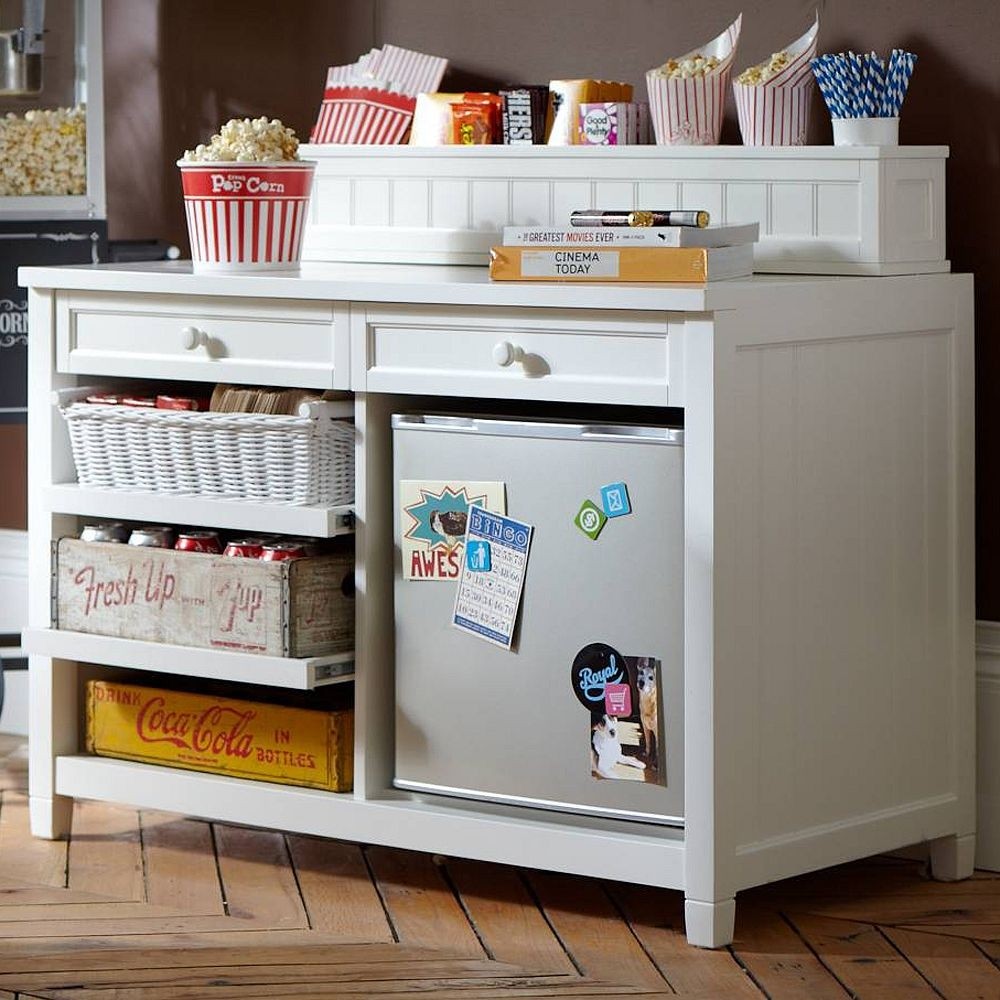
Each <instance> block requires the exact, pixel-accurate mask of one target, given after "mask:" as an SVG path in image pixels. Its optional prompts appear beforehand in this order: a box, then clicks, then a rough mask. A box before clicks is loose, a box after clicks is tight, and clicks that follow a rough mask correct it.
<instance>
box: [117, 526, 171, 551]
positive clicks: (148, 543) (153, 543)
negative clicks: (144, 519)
mask: <svg viewBox="0 0 1000 1000" xmlns="http://www.w3.org/2000/svg"><path fill="white" fill-rule="evenodd" d="M128 543H129V545H142V546H145V547H146V548H151V549H172V548H173V547H174V529H173V528H166V527H163V526H155V527H142V528H136V529H135V530H134V531H133V532H132V534H131V535H129V538H128Z"/></svg>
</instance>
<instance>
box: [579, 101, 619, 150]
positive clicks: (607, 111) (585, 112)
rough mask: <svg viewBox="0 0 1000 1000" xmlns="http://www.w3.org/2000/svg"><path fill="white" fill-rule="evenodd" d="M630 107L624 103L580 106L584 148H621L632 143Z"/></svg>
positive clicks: (580, 138) (581, 141)
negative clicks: (629, 131) (629, 127)
mask: <svg viewBox="0 0 1000 1000" xmlns="http://www.w3.org/2000/svg"><path fill="white" fill-rule="evenodd" d="M629 108H630V105H629V104H626V103H624V102H622V101H606V102H603V103H600V104H586V103H585V104H581V105H580V134H579V141H580V144H581V145H583V146H620V145H624V144H625V143H628V142H630V141H631V140H630V139H629V135H628V126H629V114H630V112H629Z"/></svg>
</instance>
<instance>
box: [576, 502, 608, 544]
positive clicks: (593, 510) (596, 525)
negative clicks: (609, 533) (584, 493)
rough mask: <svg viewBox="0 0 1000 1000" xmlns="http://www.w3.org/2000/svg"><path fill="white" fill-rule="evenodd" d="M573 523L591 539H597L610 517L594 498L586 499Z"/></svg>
mask: <svg viewBox="0 0 1000 1000" xmlns="http://www.w3.org/2000/svg"><path fill="white" fill-rule="evenodd" d="M573 523H574V524H575V525H576V526H577V527H578V528H579V529H580V530H581V531H582V532H583V533H584V534H585V535H586V536H587V537H588V538H589V539H591V541H597V536H598V535H600V533H601V532H602V531H603V530H604V525H605V524H607V523H608V519H607V517H605V516H604V513H603V512H602V511H601V509H600V507H598V506H597V504H595V503H594V502H593V500H584V501H583V503H582V504H580V509H579V510H578V511H577V512H576V517H574V518H573Z"/></svg>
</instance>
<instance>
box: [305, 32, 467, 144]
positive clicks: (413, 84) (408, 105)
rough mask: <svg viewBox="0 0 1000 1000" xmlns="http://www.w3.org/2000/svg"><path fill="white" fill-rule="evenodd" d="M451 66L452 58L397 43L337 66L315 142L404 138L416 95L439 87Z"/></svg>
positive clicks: (393, 141) (314, 133) (314, 132)
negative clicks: (443, 57) (350, 62)
mask: <svg viewBox="0 0 1000 1000" xmlns="http://www.w3.org/2000/svg"><path fill="white" fill-rule="evenodd" d="M447 67H448V61H447V59H442V58H440V57H439V56H431V55H427V54H425V53H423V52H414V51H412V50H411V49H403V48H400V47H399V46H396V45H384V46H383V47H382V48H381V49H372V50H371V52H368V53H367V54H366V55H364V56H362V57H361V58H360V59H359V60H358V61H357V62H356V63H352V64H351V65H349V66H331V67H330V69H329V71H328V72H327V77H326V88H325V91H324V94H323V103H322V105H321V106H320V110H319V116H318V117H317V119H316V124H315V125H314V126H313V129H312V133H311V135H310V141H311V142H314V143H337V144H359V143H365V144H374V145H394V144H396V143H399V142H402V140H403V138H404V137H405V135H406V132H407V129H409V127H410V122H411V121H412V119H413V109H414V106H415V104H416V95H417V94H420V93H425V92H427V91H435V90H437V89H438V88H439V87H440V85H441V79H442V77H443V76H444V72H445V70H446V69H447Z"/></svg>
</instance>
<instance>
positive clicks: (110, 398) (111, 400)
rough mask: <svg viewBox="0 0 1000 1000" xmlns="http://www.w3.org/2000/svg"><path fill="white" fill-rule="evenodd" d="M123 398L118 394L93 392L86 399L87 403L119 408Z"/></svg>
mask: <svg viewBox="0 0 1000 1000" xmlns="http://www.w3.org/2000/svg"><path fill="white" fill-rule="evenodd" d="M124 398H125V397H124V396H123V395H122V394H121V393H119V392H93V393H91V394H90V395H89V396H88V397H87V402H88V403H103V404H104V405H105V406H119V405H120V404H121V401H122V400H123V399H124Z"/></svg>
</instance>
